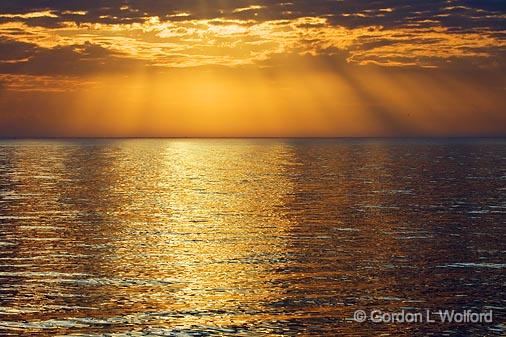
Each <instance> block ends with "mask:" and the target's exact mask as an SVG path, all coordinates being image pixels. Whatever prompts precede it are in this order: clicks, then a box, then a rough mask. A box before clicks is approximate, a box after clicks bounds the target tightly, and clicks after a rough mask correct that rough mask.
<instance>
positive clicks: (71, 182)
mask: <svg viewBox="0 0 506 337" xmlns="http://www.w3.org/2000/svg"><path fill="white" fill-rule="evenodd" d="M505 214H506V141H502V140H488V141H483V140H482V141H478V140H452V141H423V140H410V141H400V140H398V141H381V140H355V141H354V140H320V141H316V140H314V141H309V140H305V141H302V140H300V141H289V140H286V141H285V140H265V141H259V140H257V141H254V140H117V141H2V142H0V335H1V336H18V335H19V336H27V335H34V336H215V335H216V336H222V335H225V336H226V335H240V336H267V335H269V336H282V335H288V336H290V335H291V336H294V335H299V336H309V335H314V336H336V335H345V336H373V335H374V336H378V335H382V336H388V335H391V336H421V335H424V336H430V335H431V334H433V335H436V336H440V335H446V336H484V335H491V336H493V335H497V336H504V335H505V334H506V325H505V321H506V320H505V318H506V294H505V292H506V287H505V284H506V277H505V275H506V254H505V253H506V240H505V239H506V238H505V234H506V216H505ZM359 309H361V310H365V311H368V312H369V311H370V310H373V309H378V310H382V311H383V312H396V311H400V310H403V309H404V310H408V311H409V310H410V311H414V312H417V311H421V310H426V309H430V310H439V309H455V310H459V311H463V310H466V309H469V310H473V311H475V312H487V311H489V310H493V312H494V322H493V323H482V324H455V323H454V324H448V323H445V324H429V323H427V322H422V323H416V324H385V323H380V324H374V323H372V322H366V323H357V322H354V321H353V320H352V317H353V314H354V312H355V310H359Z"/></svg>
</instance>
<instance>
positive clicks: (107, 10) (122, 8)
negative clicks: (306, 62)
mask: <svg viewBox="0 0 506 337" xmlns="http://www.w3.org/2000/svg"><path fill="white" fill-rule="evenodd" d="M253 5H255V6H258V7H260V8H257V9H254V10H243V11H237V9H240V8H247V7H249V6H253ZM46 10H49V11H53V13H54V14H55V15H57V16H58V17H57V18H50V17H46V18H24V19H23V18H19V20H23V21H25V22H27V23H28V24H32V25H43V26H56V25H58V24H59V23H61V22H62V21H74V22H76V23H90V22H91V23H97V22H98V23H132V22H142V21H144V20H145V18H146V17H147V16H159V17H160V18H162V19H171V20H177V19H178V18H177V17H171V15H173V14H176V13H181V12H187V13H190V14H191V18H197V19H201V18H217V17H226V18H239V19H245V18H254V19H256V20H269V19H290V18H297V17H304V16H326V17H329V18H331V20H332V22H333V23H334V24H336V25H343V26H347V27H358V26H368V25H381V26H384V27H400V26H406V25H410V26H413V25H420V26H423V25H424V24H425V22H426V21H427V20H433V21H437V22H439V23H440V24H441V25H442V26H445V27H448V28H454V29H472V28H476V27H480V28H483V27H488V28H491V29H495V30H503V29H505V27H506V24H505V20H504V18H502V17H500V15H503V14H504V13H505V12H506V2H505V1H503V0H481V1H472V0H453V1H447V0H432V1H431V0H427V1H415V0H410V1H406V0H404V1H402V0H401V1H397V0H396V1H394V0H378V1H365V0H356V1H346V0H344V1H336V0H293V1H287V2H279V1H273V0H259V1H247V0H234V1H232V0H208V1H200V0H184V1H183V0H180V1H158V0H105V1H97V0H74V1H67V0H56V1H55V0H18V1H2V2H0V13H4V14H11V15H16V14H26V13H31V12H37V11H46ZM80 11H83V12H86V14H85V15H76V14H73V13H75V12H80ZM179 19H180V18H179Z"/></svg>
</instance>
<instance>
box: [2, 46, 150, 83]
mask: <svg viewBox="0 0 506 337" xmlns="http://www.w3.org/2000/svg"><path fill="white" fill-rule="evenodd" d="M0 55H1V56H0V62H1V63H0V73H3V74H26V75H49V76H60V75H64V76H82V75H91V74H94V73H98V72H100V73H114V72H121V71H125V70H127V69H131V68H132V67H134V66H139V65H141V64H142V63H140V62H139V61H137V60H132V59H128V58H125V57H124V56H123V55H121V54H117V53H112V52H111V51H110V50H108V49H105V48H103V47H101V46H99V45H95V44H92V43H85V44H84V45H71V46H62V47H55V48H40V47H37V46H36V45H32V44H28V43H20V42H13V41H8V40H7V41H0ZM2 61H3V62H2ZM5 61H10V62H5Z"/></svg>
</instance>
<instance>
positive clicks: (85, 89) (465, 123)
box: [0, 5, 506, 136]
mask: <svg viewBox="0 0 506 337" xmlns="http://www.w3.org/2000/svg"><path fill="white" fill-rule="evenodd" d="M286 7H287V8H289V7H290V6H286ZM264 9H265V8H264V7H262V6H260V5H251V6H246V7H239V8H231V9H229V10H228V12H227V13H236V14H240V15H241V16H239V17H240V18H230V17H227V18H226V17H218V18H207V19H203V18H200V19H196V18H195V16H194V13H192V12H189V11H174V12H171V13H167V14H166V15H160V16H148V15H147V16H146V17H145V18H144V19H143V21H141V22H127V23H106V21H107V20H109V19H114V18H113V17H111V16H110V15H103V19H104V20H105V21H104V22H95V23H88V22H82V23H77V22H74V21H60V22H59V24H58V25H48V26H47V27H46V26H42V25H31V24H29V23H27V22H24V21H23V20H26V19H30V18H32V19H33V18H39V19H40V18H46V19H51V18H54V17H58V15H78V16H85V15H88V12H86V11H63V12H52V11H41V12H33V13H25V14H5V15H4V17H6V18H10V19H12V20H10V21H9V22H4V23H1V24H0V37H2V38H4V39H7V41H11V42H16V43H24V44H29V45H30V46H34V48H40V50H37V51H36V52H34V53H33V54H32V55H29V54H24V53H18V54H15V55H14V56H12V57H10V58H8V59H5V60H1V61H0V65H4V66H12V67H16V66H17V67H18V68H17V69H19V70H21V73H20V74H3V75H0V81H1V83H2V86H3V88H4V89H6V90H7V93H6V94H4V96H3V98H1V97H0V99H1V100H3V101H4V102H6V101H7V103H8V104H10V105H16V104H17V105H18V106H21V107H20V108H16V109H18V110H22V111H25V112H24V113H21V114H17V113H15V112H12V113H11V112H9V113H8V114H5V115H4V116H1V117H0V118H3V119H4V120H5V123H6V122H7V121H9V122H10V123H12V124H13V125H19V124H20V123H22V122H21V121H22V120H23V118H31V117H33V115H37V116H38V117H37V118H41V119H42V118H47V119H49V120H52V123H53V124H54V125H55V128H56V129H58V128H61V127H63V126H64V127H65V129H64V130H60V133H62V132H63V133H65V134H66V135H73V134H76V135H87V134H90V133H92V134H93V135H117V136H123V135H124V136H126V135H153V136H247V135H249V136H274V135H276V136H294V135H301V136H302V135H304V136H310V135H319V136H331V135H342V136H353V135H390V134H398V133H406V134H410V133H412V132H421V133H422V134H426V133H428V134H430V135H433V134H442V133H443V134H444V130H445V128H448V127H450V128H452V129H453V131H452V132H456V133H458V132H470V131H472V130H473V128H474V127H479V128H480V130H487V132H496V131H497V130H498V127H497V125H500V124H501V123H499V122H500V121H502V119H503V117H500V116H497V113H496V111H499V110H501V105H502V106H504V105H503V103H501V95H502V94H501V92H500V85H501V84H495V83H491V84H490V86H491V88H493V90H492V91H490V90H488V88H484V87H483V85H482V84H483V83H478V82H476V83H475V82H474V81H471V80H468V79H467V80H466V84H465V85H463V84H462V82H461V79H460V78H459V77H458V76H459V75H455V74H457V73H456V72H455V73H454V74H453V75H452V74H449V73H447V72H444V71H441V72H436V71H435V70H434V71H435V72H434V74H435V75H431V74H428V73H424V72H423V69H438V68H441V67H442V68H445V67H446V66H448V65H449V66H452V65H453V64H458V63H459V62H460V61H461V60H462V61H465V62H468V61H469V60H471V61H473V60H487V59H489V58H492V56H493V55H492V54H493V53H494V51H497V48H501V47H504V46H506V41H504V40H501V39H499V38H498V37H497V34H494V32H492V31H487V30H484V29H481V30H467V31H466V30H461V31H458V30H451V29H448V28H445V27H442V26H440V25H438V24H436V23H433V22H432V21H433V20H432V21H431V20H428V21H427V22H419V21H418V22H417V24H413V25H411V24H406V25H404V26H402V27H396V28H387V27H383V26H381V25H369V26H358V27H345V26H342V25H339V24H336V23H335V22H331V19H330V18H329V17H326V16H301V17H296V18H289V19H282V18H277V19H270V20H260V19H258V18H257V17H256V15H253V14H252V13H257V12H261V11H262V10H264ZM449 10H452V9H449ZM128 11H134V10H133V9H131V8H130V7H128V6H126V5H125V6H122V7H121V12H128ZM393 12H395V9H394V8H389V7H385V8H380V9H376V10H365V11H362V12H355V13H353V15H355V16H360V17H365V18H367V17H374V16H377V15H387V14H389V13H393ZM243 14H244V15H245V16H246V15H247V18H245V17H244V18H243V16H242V15H243ZM350 15H351V14H350ZM343 17H346V13H345V15H344V16H343ZM55 50H56V51H59V55H60V56H59V57H61V58H62V62H61V64H62V65H61V66H59V59H57V58H54V57H53V56H45V53H49V52H50V51H55ZM41 55H42V56H41ZM39 58H40V60H39ZM69 58H70V61H72V62H75V64H72V63H70V64H69V65H68V66H66V65H65V64H66V63H65V62H67V61H68V60H69ZM51 59H54V61H53V63H54V65H53V64H51V65H53V68H51V67H47V66H46V64H47V63H50V62H51V61H50V60H51ZM70 61H69V62H70ZM31 63H34V64H35V65H34V67H35V68H36V69H35V70H36V71H35V72H34V73H30V72H29V71H27V73H26V74H25V73H23V70H24V69H26V68H28V69H30V67H29V66H27V65H30V64H31ZM491 66H494V64H491ZM467 67H468V69H470V67H469V66H467ZM46 68H48V69H49V71H53V72H54V74H44V70H45V69H46ZM403 68H404V69H408V70H406V71H407V72H409V75H404V74H403V73H402V71H399V69H403ZM389 69H394V70H392V71H390V70H389ZM413 69H415V70H413ZM30 71H33V70H30ZM68 71H73V72H74V73H72V74H67V73H66V72H68ZM38 72H42V74H38ZM469 78H472V77H469ZM30 92H33V93H34V95H36V93H44V92H46V93H51V94H55V95H56V94H58V93H60V95H59V96H54V97H52V98H50V99H49V100H50V101H51V100H54V101H55V102H53V103H51V104H48V107H46V109H45V110H47V111H45V113H44V114H43V115H44V117H41V116H40V113H35V112H33V111H27V110H26V109H25V107H24V106H22V105H21V104H20V103H16V102H18V101H19V99H16V98H15V96H16V95H17V94H16V93H24V94H25V95H27V97H28V95H29V93H30ZM462 92H466V93H468V95H462ZM34 97H35V96H34ZM34 99H35V100H37V99H39V98H34ZM40 100H41V101H44V100H43V99H42V98H40ZM46 101H47V100H46ZM7 103H6V104H7ZM477 106H478V108H479V109H480V110H486V111H485V113H489V112H490V113H491V114H493V115H495V116H494V118H485V119H484V118H481V119H480V115H479V114H473V111H476V109H477ZM62 111H64V112H62ZM23 114H26V115H27V116H23ZM62 114H63V115H64V118H63V119H62V118H60V117H58V118H57V119H56V118H55V117H54V116H60V115H62ZM498 119H499V120H498ZM469 123H471V124H469ZM5 125H7V124H5Z"/></svg>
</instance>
